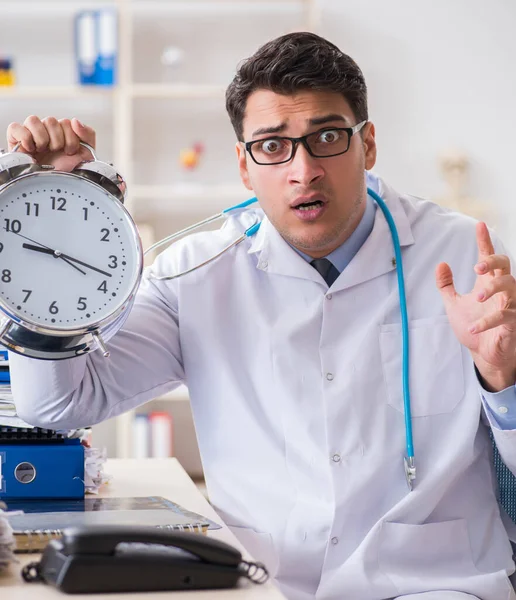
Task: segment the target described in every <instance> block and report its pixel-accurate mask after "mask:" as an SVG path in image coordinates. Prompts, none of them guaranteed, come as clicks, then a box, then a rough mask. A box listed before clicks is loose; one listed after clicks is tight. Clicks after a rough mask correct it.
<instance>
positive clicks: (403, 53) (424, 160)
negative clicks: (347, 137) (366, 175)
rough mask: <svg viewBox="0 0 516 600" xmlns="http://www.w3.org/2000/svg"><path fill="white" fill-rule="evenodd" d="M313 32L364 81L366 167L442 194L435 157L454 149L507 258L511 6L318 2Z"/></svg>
mask: <svg viewBox="0 0 516 600" xmlns="http://www.w3.org/2000/svg"><path fill="white" fill-rule="evenodd" d="M321 7H322V8H323V20H322V29H321V33H322V34H323V35H325V36H326V37H328V38H329V39H330V40H331V41H333V42H334V43H336V44H337V45H338V46H339V47H340V48H341V49H342V50H343V51H344V52H346V53H348V54H350V55H351V56H352V57H353V58H354V59H355V60H356V61H357V63H358V64H359V65H360V67H361V68H362V70H363V71H364V74H365V77H366V80H367V81H368V85H369V106H370V118H371V120H372V121H373V122H374V123H375V124H376V128H377V139H378V146H379V156H378V163H377V167H376V169H375V170H376V171H377V172H378V173H380V174H381V175H382V176H384V177H385V178H386V179H388V180H389V181H390V182H391V183H392V184H393V185H394V186H395V187H397V188H398V189H399V190H400V191H405V192H410V193H414V194H416V195H420V196H425V197H435V196H437V195H438V194H439V193H442V192H443V191H444V184H443V183H442V178H441V176H440V173H439V168H438V164H437V160H436V158H437V154H438V153H439V152H440V151H442V150H444V149H446V148H448V147H456V148H459V149H462V150H464V151H465V152H466V153H467V154H468V156H469V157H470V159H471V187H470V193H471V195H472V196H474V197H475V198H478V199H479V200H480V201H482V202H486V203H489V204H492V206H493V207H494V209H495V210H496V212H497V213H498V218H497V230H498V232H499V234H500V235H501V236H502V238H503V239H504V241H505V242H506V243H507V246H508V247H509V248H510V250H511V251H512V252H513V253H514V254H515V255H516V236H514V234H513V231H515V226H516V190H515V188H514V184H513V180H512V178H513V173H514V171H515V169H514V159H515V157H516V146H515V144H516V142H515V140H516V67H515V63H516V35H515V27H516V2H514V1H513V0H490V1H489V2H486V1H485V0H431V1H429V0H427V1H422V0H322V1H321Z"/></svg>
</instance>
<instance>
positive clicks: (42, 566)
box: [22, 525, 269, 594]
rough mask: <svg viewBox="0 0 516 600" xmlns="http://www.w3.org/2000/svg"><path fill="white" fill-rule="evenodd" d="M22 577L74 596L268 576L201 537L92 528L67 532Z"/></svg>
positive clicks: (227, 583)
mask: <svg viewBox="0 0 516 600" xmlns="http://www.w3.org/2000/svg"><path fill="white" fill-rule="evenodd" d="M22 576H23V578H24V579H25V581H29V582H32V581H45V582H46V583H49V584H51V585H54V586H56V587H57V588H58V589H60V590H61V591H63V592H66V593H69V594H74V593H96V592H145V591H153V592H155V591H165V590H184V589H217V588H231V587H235V586H236V585H237V583H238V580H239V579H240V577H246V578H248V579H250V580H251V581H253V582H254V583H265V581H267V579H268V577H269V576H268V572H267V569H266V568H265V566H264V565H262V564H261V563H250V562H247V561H245V560H242V555H241V553H240V552H239V550H237V549H236V548H234V547H233V546H231V545H229V544H226V543H225V542H222V541H220V540H216V539H213V538H209V537H206V536H204V535H201V534H198V533H187V532H180V531H168V530H162V529H158V528H156V527H137V526H134V527H127V526H91V525H90V526H85V527H80V528H73V529H65V530H64V531H63V536H62V537H61V538H60V539H55V540H51V541H50V542H49V543H48V544H47V546H46V547H45V549H44V551H43V554H42V557H41V561H40V562H39V563H30V564H29V565H26V566H25V567H24V569H23V571H22Z"/></svg>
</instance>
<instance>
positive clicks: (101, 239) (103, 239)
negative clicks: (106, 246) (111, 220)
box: [100, 229, 111, 242]
mask: <svg viewBox="0 0 516 600" xmlns="http://www.w3.org/2000/svg"><path fill="white" fill-rule="evenodd" d="M100 233H104V235H103V236H102V237H101V238H100V241H101V242H109V234H110V233H111V232H110V231H109V229H101V230H100Z"/></svg>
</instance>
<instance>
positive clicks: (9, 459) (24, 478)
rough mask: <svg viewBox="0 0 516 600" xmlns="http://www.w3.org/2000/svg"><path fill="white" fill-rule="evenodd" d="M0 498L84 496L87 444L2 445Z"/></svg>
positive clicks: (68, 442) (68, 441)
mask: <svg viewBox="0 0 516 600" xmlns="http://www.w3.org/2000/svg"><path fill="white" fill-rule="evenodd" d="M0 480H1V483H0V500H5V501H7V500H9V499H15V498H84V447H83V446H82V444H81V443H80V440H78V439H71V440H65V441H63V442H62V443H58V444H20V443H17V444H2V445H0Z"/></svg>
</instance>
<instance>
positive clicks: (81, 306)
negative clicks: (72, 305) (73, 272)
mask: <svg viewBox="0 0 516 600" xmlns="http://www.w3.org/2000/svg"><path fill="white" fill-rule="evenodd" d="M87 299H88V298H86V297H85V296H79V300H78V301H77V310H86V300H87Z"/></svg>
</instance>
